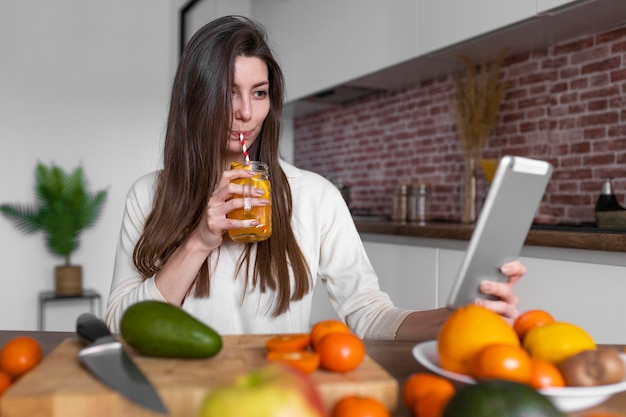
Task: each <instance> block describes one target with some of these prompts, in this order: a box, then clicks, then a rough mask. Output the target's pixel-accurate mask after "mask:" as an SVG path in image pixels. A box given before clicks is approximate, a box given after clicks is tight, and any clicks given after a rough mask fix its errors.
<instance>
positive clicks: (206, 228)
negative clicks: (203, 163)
mask: <svg viewBox="0 0 626 417" xmlns="http://www.w3.org/2000/svg"><path fill="white" fill-rule="evenodd" d="M253 176H254V173H253V172H250V171H248V170H245V169H230V170H227V171H224V172H223V173H222V177H221V178H220V181H219V183H218V184H217V187H215V190H214V191H213V194H211V196H210V197H209V201H208V202H207V205H206V209H205V210H204V214H203V216H202V219H201V220H200V223H199V224H198V227H197V228H196V235H197V237H198V239H199V241H200V242H201V243H202V244H203V245H204V246H205V247H206V248H207V249H209V250H213V249H215V248H217V247H218V246H220V245H221V244H222V240H223V238H224V233H226V232H227V231H228V230H229V229H236V228H242V227H254V226H256V225H257V224H258V221H257V220H255V219H251V220H236V219H230V218H228V217H226V215H227V214H228V213H230V212H231V211H233V210H235V209H238V208H243V205H244V199H243V198H232V196H233V195H235V194H239V195H242V194H243V185H241V184H236V183H233V182H232V181H233V180H234V179H237V178H252V177H253ZM251 193H252V197H253V198H252V201H251V203H252V206H253V207H254V206H262V205H265V204H267V203H268V201H267V200H264V199H261V198H258V197H261V196H263V194H264V192H263V190H259V189H257V188H252V191H251ZM255 197H256V198H255Z"/></svg>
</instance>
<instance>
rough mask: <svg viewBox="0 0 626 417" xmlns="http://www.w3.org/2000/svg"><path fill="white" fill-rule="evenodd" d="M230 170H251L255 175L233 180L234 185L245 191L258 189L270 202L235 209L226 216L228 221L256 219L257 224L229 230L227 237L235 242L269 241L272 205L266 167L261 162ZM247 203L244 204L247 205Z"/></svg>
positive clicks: (232, 166)
mask: <svg viewBox="0 0 626 417" xmlns="http://www.w3.org/2000/svg"><path fill="white" fill-rule="evenodd" d="M231 168H244V169H247V170H252V171H254V172H255V173H256V175H255V176H254V177H252V178H237V179H235V180H233V182H234V183H236V184H242V185H244V187H246V189H248V190H250V189H251V188H258V189H260V190H263V191H264V192H265V193H264V194H263V195H262V196H260V198H264V199H266V200H269V201H270V204H267V205H265V206H260V207H244V208H240V209H235V210H233V211H231V212H230V213H228V214H227V217H228V218H230V219H237V220H251V219H256V220H257V221H258V222H259V224H258V226H255V227H243V228H240V229H230V230H229V231H228V235H229V236H230V238H231V239H232V240H234V241H237V242H260V241H262V240H266V239H269V237H270V236H271V235H272V204H271V185H270V181H269V175H268V169H267V165H266V164H264V163H262V162H257V161H250V165H241V164H237V163H233V164H231ZM248 192H249V191H248ZM232 198H243V199H249V198H250V196H249V195H247V196H244V195H240V194H236V195H234V196H233V197H232ZM248 204H249V202H246V203H244V206H245V205H248Z"/></svg>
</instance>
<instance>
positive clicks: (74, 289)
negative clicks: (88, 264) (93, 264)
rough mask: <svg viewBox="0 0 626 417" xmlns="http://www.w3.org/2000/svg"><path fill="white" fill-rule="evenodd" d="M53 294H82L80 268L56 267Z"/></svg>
mask: <svg viewBox="0 0 626 417" xmlns="http://www.w3.org/2000/svg"><path fill="white" fill-rule="evenodd" d="M54 280H55V288H54V289H55V292H56V295H58V296H72V295H80V294H82V292H83V268H82V267H81V266H76V265H69V266H57V267H56V268H55V271H54Z"/></svg>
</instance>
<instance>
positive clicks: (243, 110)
mask: <svg viewBox="0 0 626 417" xmlns="http://www.w3.org/2000/svg"><path fill="white" fill-rule="evenodd" d="M234 106H235V117H236V118H237V119H240V120H248V119H250V117H251V116H252V106H251V105H250V100H249V99H247V98H238V99H237V100H236V101H235V103H234Z"/></svg>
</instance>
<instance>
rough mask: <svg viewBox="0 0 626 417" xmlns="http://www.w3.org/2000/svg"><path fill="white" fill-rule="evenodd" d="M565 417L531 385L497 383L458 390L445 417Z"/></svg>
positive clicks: (489, 381) (511, 382) (494, 381)
mask: <svg viewBox="0 0 626 417" xmlns="http://www.w3.org/2000/svg"><path fill="white" fill-rule="evenodd" d="M487 416H489V417H491V416H494V417H495V416H497V417H563V414H562V413H561V412H560V411H559V410H558V409H557V408H556V407H555V406H554V404H552V402H551V401H550V400H549V399H547V398H546V397H544V396H543V395H541V394H540V393H539V392H538V391H537V390H536V389H534V388H531V387H530V386H528V385H524V384H520V383H517V382H513V381H504V380H498V379H492V380H485V381H480V382H478V383H477V384H475V385H465V386H463V387H461V388H459V389H458V390H457V392H456V394H455V395H454V396H453V397H452V398H451V399H450V401H449V402H448V404H447V405H446V408H445V409H444V412H443V415H442V417H487Z"/></svg>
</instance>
